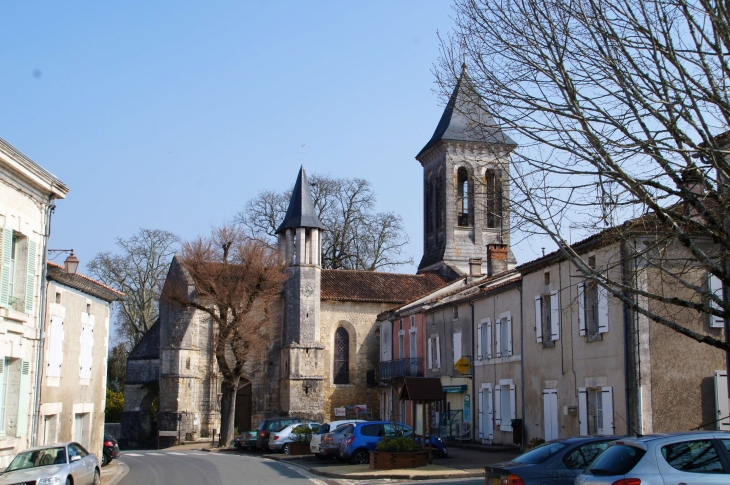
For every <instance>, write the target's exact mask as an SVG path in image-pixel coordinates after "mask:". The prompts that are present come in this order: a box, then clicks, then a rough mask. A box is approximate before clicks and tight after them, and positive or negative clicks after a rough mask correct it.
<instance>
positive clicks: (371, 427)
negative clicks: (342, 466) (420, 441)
mask: <svg viewBox="0 0 730 485" xmlns="http://www.w3.org/2000/svg"><path fill="white" fill-rule="evenodd" d="M412 435H413V429H412V428H411V427H410V426H406V425H405V424H402V423H393V422H392V421H368V422H365V423H357V424H355V425H354V426H353V427H352V429H351V430H348V432H346V433H345V438H344V439H343V440H342V442H341V443H340V458H341V459H343V460H349V461H350V463H353V464H357V465H361V464H365V463H369V462H370V452H371V451H374V450H375V447H376V446H378V443H379V442H380V440H381V439H382V438H383V436H387V437H389V438H396V437H399V436H412ZM431 444H432V446H433V447H434V449H435V450H434V452H435V453H439V454H440V455H441V456H448V450H447V448H446V443H444V441H443V440H442V439H441V438H438V437H436V436H432V437H431Z"/></svg>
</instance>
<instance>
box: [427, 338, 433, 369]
mask: <svg viewBox="0 0 730 485" xmlns="http://www.w3.org/2000/svg"><path fill="white" fill-rule="evenodd" d="M428 368H429V369H433V337H432V338H429V339H428Z"/></svg>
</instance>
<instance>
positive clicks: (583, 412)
mask: <svg viewBox="0 0 730 485" xmlns="http://www.w3.org/2000/svg"><path fill="white" fill-rule="evenodd" d="M578 423H579V430H580V434H582V435H600V436H603V435H612V434H614V425H613V388H612V387H594V388H585V387H579V388H578Z"/></svg>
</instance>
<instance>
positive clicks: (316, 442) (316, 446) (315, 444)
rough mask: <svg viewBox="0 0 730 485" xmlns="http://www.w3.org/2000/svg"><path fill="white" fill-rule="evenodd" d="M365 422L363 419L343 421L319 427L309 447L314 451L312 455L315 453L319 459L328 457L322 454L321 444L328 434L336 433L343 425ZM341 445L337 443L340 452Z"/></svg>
mask: <svg viewBox="0 0 730 485" xmlns="http://www.w3.org/2000/svg"><path fill="white" fill-rule="evenodd" d="M364 422H365V421H363V420H362V419H343V420H340V421H332V422H331V423H324V424H323V425H322V426H320V427H319V429H318V430H317V432H316V433H314V435H313V436H312V441H310V442H309V447H310V449H311V450H312V453H314V455H315V456H316V457H317V458H326V455H322V454H320V443H321V442H322V437H323V436H324V435H325V434H326V433H330V432H332V431H334V430H335V429H337V428H339V427H340V426H342V425H343V424H348V423H364ZM339 445H340V443H339V442H337V446H338V448H337V450H338V451H339Z"/></svg>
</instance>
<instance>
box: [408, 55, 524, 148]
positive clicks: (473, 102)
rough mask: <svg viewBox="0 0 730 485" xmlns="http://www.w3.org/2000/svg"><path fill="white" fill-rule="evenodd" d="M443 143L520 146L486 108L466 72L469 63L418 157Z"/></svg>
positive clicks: (462, 68) (463, 67)
mask: <svg viewBox="0 0 730 485" xmlns="http://www.w3.org/2000/svg"><path fill="white" fill-rule="evenodd" d="M441 140H453V141H471V142H477V143H498V144H504V145H517V143H516V142H515V141H514V140H512V138H510V137H509V136H507V135H506V134H505V133H504V132H503V131H502V130H501V129H500V128H499V127H498V126H497V123H495V121H494V118H492V116H491V115H490V114H489V113H487V111H486V110H485V109H484V101H483V100H482V98H481V96H479V93H477V91H476V89H475V88H474V85H473V83H472V81H471V79H470V78H469V74H467V72H466V64H464V65H462V66H461V75H460V76H459V80H458V81H457V82H456V87H455V88H454V92H453V93H451V97H450V98H449V102H448V103H447V104H446V108H445V109H444V113H443V114H442V115H441V120H439V124H438V125H437V126H436V131H434V132H433V136H432V137H431V139H430V140H429V141H428V143H426V146H424V147H423V148H422V149H421V151H420V152H418V155H416V158H420V156H421V155H422V154H423V153H425V152H426V151H427V150H428V149H429V148H431V147H433V146H434V145H436V143H438V142H439V141H441Z"/></svg>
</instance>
